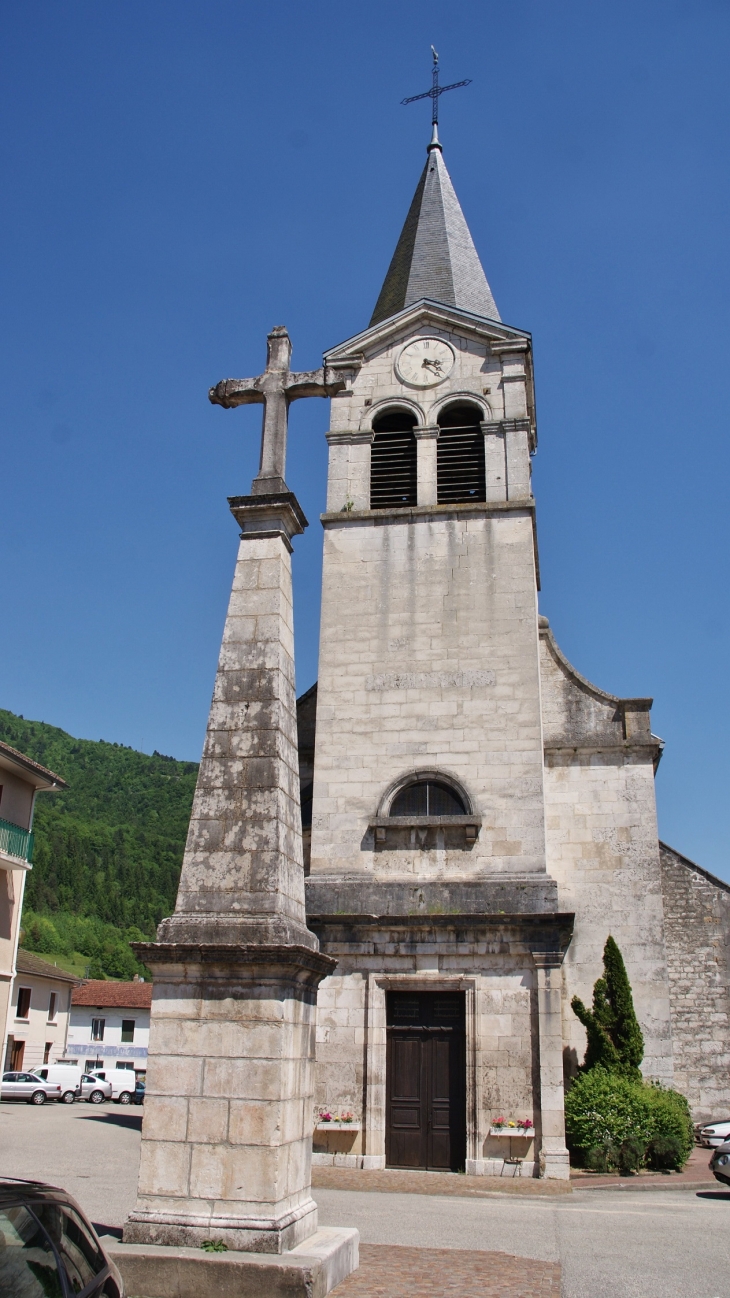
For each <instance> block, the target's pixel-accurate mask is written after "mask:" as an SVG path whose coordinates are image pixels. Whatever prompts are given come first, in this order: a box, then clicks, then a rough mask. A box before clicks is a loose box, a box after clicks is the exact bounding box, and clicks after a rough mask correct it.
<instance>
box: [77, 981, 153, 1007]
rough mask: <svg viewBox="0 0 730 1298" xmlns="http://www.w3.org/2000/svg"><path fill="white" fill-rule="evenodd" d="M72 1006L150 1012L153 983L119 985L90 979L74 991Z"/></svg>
mask: <svg viewBox="0 0 730 1298" xmlns="http://www.w3.org/2000/svg"><path fill="white" fill-rule="evenodd" d="M71 1004H72V1005H93V1006H98V1008H99V1009H110V1010H111V1009H122V1010H143V1009H144V1010H148V1009H149V1008H150V1005H151V1004H152V983H141V982H140V983H135V982H131V983H121V982H120V983H118V982H106V981H105V980H104V979H103V978H90V979H89V980H88V981H87V982H85V983H83V984H82V985H81V987H76V988H75V989H74V992H73V994H72V996H71Z"/></svg>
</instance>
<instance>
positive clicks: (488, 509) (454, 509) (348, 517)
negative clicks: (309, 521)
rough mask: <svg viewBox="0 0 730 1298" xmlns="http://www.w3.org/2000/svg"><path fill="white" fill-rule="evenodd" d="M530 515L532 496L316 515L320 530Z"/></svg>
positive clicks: (531, 511)
mask: <svg viewBox="0 0 730 1298" xmlns="http://www.w3.org/2000/svg"><path fill="white" fill-rule="evenodd" d="M511 513H522V514H530V515H534V513H535V498H534V496H524V497H523V498H522V499H521V500H488V501H484V500H481V501H474V502H473V503H472V502H468V503H465V504H462V505H454V504H450V505H402V506H400V507H399V508H392V509H349V510H348V509H342V510H338V511H337V512H336V513H327V514H320V516H319V517H320V521H321V523H322V526H323V527H335V526H347V525H349V524H351V523H386V522H400V523H407V522H410V521H413V522H416V521H417V520H418V519H422V518H464V517H467V518H490V517H492V516H496V515H498V514H511Z"/></svg>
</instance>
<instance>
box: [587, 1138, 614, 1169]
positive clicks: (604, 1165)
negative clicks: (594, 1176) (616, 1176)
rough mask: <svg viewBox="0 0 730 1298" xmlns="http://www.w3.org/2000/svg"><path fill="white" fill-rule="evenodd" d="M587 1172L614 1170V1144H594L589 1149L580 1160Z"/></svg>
mask: <svg viewBox="0 0 730 1298" xmlns="http://www.w3.org/2000/svg"><path fill="white" fill-rule="evenodd" d="M582 1161H583V1163H584V1165H585V1166H586V1167H587V1168H588V1171H589V1172H615V1170H616V1168H617V1167H618V1153H617V1150H616V1147H615V1145H611V1144H606V1145H596V1146H595V1148H593V1149H589V1150H588V1151H587V1153H586V1155H585V1158H584V1159H583V1160H582Z"/></svg>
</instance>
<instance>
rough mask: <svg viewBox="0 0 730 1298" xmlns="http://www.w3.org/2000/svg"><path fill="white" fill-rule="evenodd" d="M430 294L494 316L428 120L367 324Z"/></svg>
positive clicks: (493, 304)
mask: <svg viewBox="0 0 730 1298" xmlns="http://www.w3.org/2000/svg"><path fill="white" fill-rule="evenodd" d="M421 298H431V300H432V301H435V302H443V303H444V304H445V305H446V306H456V307H461V308H462V309H463V310H464V311H471V312H473V314H474V315H480V316H485V317H486V318H487V319H488V320H499V319H500V315H499V311H498V310H497V304H496V302H495V301H494V298H493V296H492V290H491V289H490V287H489V284H488V283H487V277H486V275H485V274H484V271H483V269H482V264H481V262H480V260H479V256H478V253H477V250H476V248H475V247H474V241H473V239H472V237H471V234H470V233H469V227H468V225H467V223H466V221H465V219H464V213H463V212H462V210H461V206H460V204H459V200H458V198H457V197H456V193H455V191H454V186H453V185H452V183H451V177H450V176H449V173H448V171H447V170H446V163H445V162H444V159H443V152H442V148H441V144H440V142H439V138H438V124H437V123H436V122H434V124H433V134H432V137H431V143H430V144H429V146H428V158H427V160H426V166H425V167H424V169H423V172H422V174H421V179H420V180H419V182H418V187H417V189H416V192H415V194H414V196H413V202H412V203H411V206H410V210H409V212H408V216H407V217H406V221H405V225H404V226H403V229H402V231H401V236H400V239H399V240H398V244H397V246H396V250H395V252H394V254H393V260H392V261H391V263H390V266H389V267H388V273H387V275H386V277H385V282H384V284H383V287H382V288H381V290H380V296H379V298H378V300H377V302H376V304H375V310H374V311H373V315H372V319H371V321H370V324H371V325H375V324H379V323H380V321H381V320H387V318H388V317H389V316H391V315H395V314H396V313H397V312H398V311H402V310H403V308H404V307H407V306H410V305H411V304H412V303H413V302H418V301H419V300H420V299H421Z"/></svg>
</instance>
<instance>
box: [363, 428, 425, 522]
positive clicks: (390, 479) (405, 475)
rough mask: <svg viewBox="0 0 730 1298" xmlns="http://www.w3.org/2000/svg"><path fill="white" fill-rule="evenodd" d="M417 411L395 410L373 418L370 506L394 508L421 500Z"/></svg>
mask: <svg viewBox="0 0 730 1298" xmlns="http://www.w3.org/2000/svg"><path fill="white" fill-rule="evenodd" d="M415 423H416V417H415V415H412V414H409V412H408V411H407V410H392V411H390V413H388V414H383V415H380V417H379V418H378V419H376V420H374V422H373V432H374V434H375V436H374V437H373V443H372V446H371V448H370V508H371V509H392V508H394V507H395V508H397V507H398V506H399V505H400V506H404V505H415V504H416V503H417V500H418V478H417V467H416V439H415V437H414V435H413V428H414V426H415Z"/></svg>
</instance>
